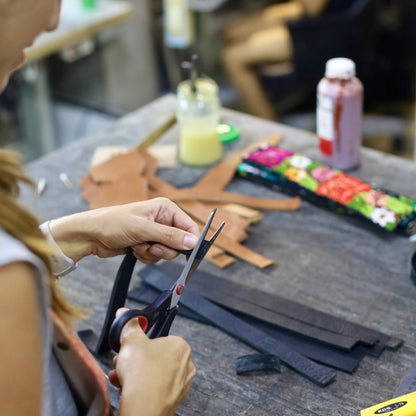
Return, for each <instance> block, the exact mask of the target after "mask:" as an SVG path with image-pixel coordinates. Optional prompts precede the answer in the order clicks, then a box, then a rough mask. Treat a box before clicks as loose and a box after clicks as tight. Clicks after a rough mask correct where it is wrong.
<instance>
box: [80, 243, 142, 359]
mask: <svg viewBox="0 0 416 416" xmlns="http://www.w3.org/2000/svg"><path fill="white" fill-rule="evenodd" d="M135 264H136V257H134V255H133V252H132V251H130V250H129V251H128V253H127V254H126V255H125V257H124V259H123V261H122V262H121V265H120V267H119V269H118V272H117V275H116V278H115V280H114V284H113V289H112V291H111V296H110V301H109V303H108V307H107V313H106V316H105V320H104V325H103V327H102V329H101V334H100V336H99V339H98V342H97V345H96V346H95V347H94V346H93V345H91V341H92V340H93V339H94V334H91V330H88V329H87V330H84V331H79V332H78V335H79V337H80V338H81V340H83V342H84V343H85V345H87V347H88V348H89V349H90V350H91V351H92V352H93V353H94V354H102V353H104V352H106V351H109V350H110V346H109V343H108V334H109V332H110V327H111V324H112V322H113V320H114V318H115V316H116V312H117V309H119V308H122V307H123V306H124V303H125V301H126V297H127V292H128V290H129V285H130V280H131V276H132V274H133V270H134V266H135Z"/></svg>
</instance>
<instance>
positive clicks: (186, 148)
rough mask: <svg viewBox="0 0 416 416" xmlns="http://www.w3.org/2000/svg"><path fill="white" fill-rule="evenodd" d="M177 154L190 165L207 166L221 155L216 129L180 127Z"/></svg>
mask: <svg viewBox="0 0 416 416" xmlns="http://www.w3.org/2000/svg"><path fill="white" fill-rule="evenodd" d="M180 137H181V145H180V151H179V156H180V159H181V161H182V162H183V163H185V164H186V165H190V166H208V165H212V164H213V163H215V162H218V161H219V160H220V159H221V157H222V145H221V141H220V138H219V135H218V133H217V131H216V130H211V131H207V130H205V129H204V128H201V129H196V128H193V129H186V128H185V129H182V131H181V136H180Z"/></svg>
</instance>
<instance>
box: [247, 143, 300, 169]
mask: <svg viewBox="0 0 416 416" xmlns="http://www.w3.org/2000/svg"><path fill="white" fill-rule="evenodd" d="M293 155H294V153H293V152H290V151H289V150H285V149H281V148H280V147H267V148H266V149H260V150H259V151H257V152H255V153H252V154H250V155H249V156H248V158H247V159H248V160H252V161H253V162H256V163H258V164H260V165H263V166H267V167H268V168H272V167H273V166H276V165H278V164H279V163H280V162H282V160H284V159H286V158H287V157H290V156H293Z"/></svg>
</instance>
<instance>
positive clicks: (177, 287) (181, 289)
mask: <svg viewBox="0 0 416 416" xmlns="http://www.w3.org/2000/svg"><path fill="white" fill-rule="evenodd" d="M183 289H184V286H183V285H178V286H176V294H177V295H182V293H183Z"/></svg>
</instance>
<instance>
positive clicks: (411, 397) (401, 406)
mask: <svg viewBox="0 0 416 416" xmlns="http://www.w3.org/2000/svg"><path fill="white" fill-rule="evenodd" d="M370 415H372V416H374V415H382V416H416V391H413V392H412V393H408V394H405V395H403V396H399V397H395V398H394V399H390V400H387V401H386V402H383V403H379V404H376V405H374V406H371V407H367V409H363V410H361V416H370Z"/></svg>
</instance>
